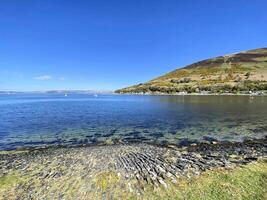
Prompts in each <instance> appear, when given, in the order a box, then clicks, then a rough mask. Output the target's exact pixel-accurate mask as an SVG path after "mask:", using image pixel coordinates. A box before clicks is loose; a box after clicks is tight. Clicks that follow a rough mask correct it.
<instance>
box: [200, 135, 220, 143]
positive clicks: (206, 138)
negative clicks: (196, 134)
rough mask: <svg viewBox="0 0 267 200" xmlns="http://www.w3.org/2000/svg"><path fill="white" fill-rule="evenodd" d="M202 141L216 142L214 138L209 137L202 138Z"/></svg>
mask: <svg viewBox="0 0 267 200" xmlns="http://www.w3.org/2000/svg"><path fill="white" fill-rule="evenodd" d="M203 140H205V141H208V142H218V140H217V139H216V138H213V137H210V136H203Z"/></svg>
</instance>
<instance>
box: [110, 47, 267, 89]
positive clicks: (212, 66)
mask: <svg viewBox="0 0 267 200" xmlns="http://www.w3.org/2000/svg"><path fill="white" fill-rule="evenodd" d="M251 91H267V48H259V49H254V50H249V51H243V52H239V53H234V54H230V55H225V56H219V57H216V58H212V59H207V60H203V61H200V62H196V63H193V64H191V65H188V66H185V67H183V68H180V69H176V70H174V71H172V72H170V73H167V74H165V75H163V76H160V77H158V78H155V79H153V80H151V81H148V82H146V83H140V84H138V85H134V86H130V87H127V88H123V89H119V90H116V91H115V92H116V93H149V94H151V93H152V94H158V93H159V94H166V93H168V94H172V93H181V92H182V93H185V92H186V93H202V92H210V93H238V92H251Z"/></svg>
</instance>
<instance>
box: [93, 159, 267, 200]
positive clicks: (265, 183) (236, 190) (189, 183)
mask: <svg viewBox="0 0 267 200" xmlns="http://www.w3.org/2000/svg"><path fill="white" fill-rule="evenodd" d="M113 176H116V175H113ZM99 177H101V183H103V182H104V183H105V184H104V185H105V187H102V186H100V188H107V185H108V182H109V180H116V182H117V181H118V179H117V178H116V177H113V178H111V177H110V175H109V176H107V179H106V180H105V181H103V180H102V179H103V178H104V179H105V176H99ZM98 181H99V180H98ZM110 183H114V181H110ZM143 187H144V188H145V192H144V194H141V195H139V196H137V195H133V194H131V193H125V192H123V190H122V188H121V187H120V186H119V184H117V186H115V187H113V194H115V195H112V196H113V197H115V199H117V198H118V199H144V200H146V199H147V200H148V199H149V200H150V199H188V200H190V199H192V200H202V199H203V200H212V199H214V200H224V199H225V200H229V199H234V200H237V199H242V200H243V199H247V200H260V199H262V200H263V199H267V160H264V161H258V162H255V163H251V164H248V165H246V166H242V167H238V168H236V169H233V170H225V169H218V170H213V171H208V172H205V173H203V174H202V175H200V176H198V177H193V178H189V179H185V178H183V179H180V180H178V183H177V184H171V183H169V187H168V189H165V188H153V187H152V186H151V185H150V186H149V185H145V184H144V185H143ZM114 190H115V192H114ZM102 192H107V193H109V192H108V191H105V190H102Z"/></svg>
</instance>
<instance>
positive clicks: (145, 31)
mask: <svg viewBox="0 0 267 200" xmlns="http://www.w3.org/2000/svg"><path fill="white" fill-rule="evenodd" d="M266 10H267V1H266V0H253V1H249V0H220V1H219V0H186V1H179V0H173V1H172V0H94V1H92V0H91V1H90V0H84V1H82V0H72V1H70V0H17V1H15V0H0V90H50V89H117V88H121V87H125V86H128V85H132V84H136V83H140V82H145V81H147V80H150V79H152V78H154V77H156V76H159V75H162V74H163V73H166V72H169V71H171V70H174V69H175V68H178V67H182V66H184V65H187V64H190V63H192V62H195V61H199V60H202V59H205V58H210V57H213V56H218V55H223V54H228V53H232V52H237V51H241V50H247V49H253V48H259V47H264V46H265V47H266V46H267V11H266Z"/></svg>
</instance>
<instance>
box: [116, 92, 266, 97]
mask: <svg viewBox="0 0 267 200" xmlns="http://www.w3.org/2000/svg"><path fill="white" fill-rule="evenodd" d="M113 94H115V95H144V96H146V95H148V96H150V95H151V96H253V97H254V96H260V97H261V96H263V97H266V96H267V93H266V92H265V93H263V94H260V95H259V94H256V93H252V94H247V93H245V94H242V93H237V94H236V93H203V94H201V93H169V94H168V93H113Z"/></svg>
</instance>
